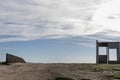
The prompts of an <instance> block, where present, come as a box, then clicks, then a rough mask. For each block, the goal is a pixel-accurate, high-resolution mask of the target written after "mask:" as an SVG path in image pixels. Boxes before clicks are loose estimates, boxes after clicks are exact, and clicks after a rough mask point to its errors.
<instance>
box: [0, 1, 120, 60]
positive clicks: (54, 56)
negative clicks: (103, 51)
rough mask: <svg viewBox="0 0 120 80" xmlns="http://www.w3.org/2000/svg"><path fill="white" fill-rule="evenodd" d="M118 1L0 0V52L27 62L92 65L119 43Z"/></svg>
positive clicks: (119, 14) (119, 10)
mask: <svg viewBox="0 0 120 80" xmlns="http://www.w3.org/2000/svg"><path fill="white" fill-rule="evenodd" d="M119 7H120V0H4V1H3V0H0V49H1V53H0V54H1V55H2V56H1V59H2V60H4V58H3V57H4V56H5V53H6V52H8V53H11V54H14V55H18V56H21V57H23V58H25V60H26V61H28V62H95V40H96V39H97V40H100V41H119V39H120V37H119V35H120V9H119Z"/></svg>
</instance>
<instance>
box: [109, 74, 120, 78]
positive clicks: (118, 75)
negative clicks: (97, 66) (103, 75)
mask: <svg viewBox="0 0 120 80" xmlns="http://www.w3.org/2000/svg"><path fill="white" fill-rule="evenodd" d="M107 77H111V78H114V79H120V73H115V74H112V75H107Z"/></svg>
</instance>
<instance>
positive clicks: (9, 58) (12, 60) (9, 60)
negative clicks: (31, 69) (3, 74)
mask: <svg viewBox="0 0 120 80" xmlns="http://www.w3.org/2000/svg"><path fill="white" fill-rule="evenodd" d="M19 62H20V63H25V60H24V59H22V58H20V57H17V56H14V55H11V54H6V63H19Z"/></svg>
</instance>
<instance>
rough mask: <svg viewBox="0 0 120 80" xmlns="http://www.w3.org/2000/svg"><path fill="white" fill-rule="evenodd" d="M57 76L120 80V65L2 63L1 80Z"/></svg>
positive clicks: (43, 79)
mask: <svg viewBox="0 0 120 80" xmlns="http://www.w3.org/2000/svg"><path fill="white" fill-rule="evenodd" d="M56 78H61V79H59V80H62V78H71V79H73V80H120V65H119V64H113V65H112V64H109V65H107V64H41V63H37V64H35V63H27V64H26V63H15V64H9V65H2V64H1V65H0V80H55V79H56ZM63 80H67V79H63ZM69 80H70V79H69Z"/></svg>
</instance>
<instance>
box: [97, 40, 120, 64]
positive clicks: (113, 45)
mask: <svg viewBox="0 0 120 80" xmlns="http://www.w3.org/2000/svg"><path fill="white" fill-rule="evenodd" d="M99 47H105V48H106V54H105V55H101V54H100V53H99ZM110 49H115V50H116V58H117V60H109V54H110V53H109V51H110ZM96 63H97V64H120V42H98V40H96Z"/></svg>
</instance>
